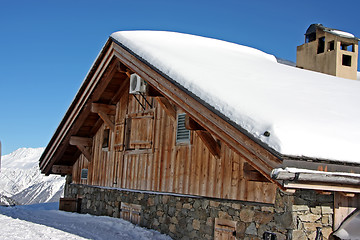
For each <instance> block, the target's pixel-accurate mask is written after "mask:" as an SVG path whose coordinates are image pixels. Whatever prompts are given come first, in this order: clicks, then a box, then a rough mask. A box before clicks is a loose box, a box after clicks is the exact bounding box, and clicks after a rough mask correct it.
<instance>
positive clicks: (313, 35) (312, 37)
mask: <svg viewBox="0 0 360 240" xmlns="http://www.w3.org/2000/svg"><path fill="white" fill-rule="evenodd" d="M315 40H316V33H310V34H309V35H306V37H305V43H309V42H313V41H315Z"/></svg>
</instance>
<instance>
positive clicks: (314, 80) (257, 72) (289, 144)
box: [111, 31, 360, 163]
mask: <svg viewBox="0 0 360 240" xmlns="http://www.w3.org/2000/svg"><path fill="white" fill-rule="evenodd" d="M111 38H113V39H114V40H115V41H117V42H118V43H120V44H122V45H124V46H125V47H127V48H129V49H130V50H131V51H133V52H134V53H135V54H136V55H138V56H139V57H141V58H143V59H144V60H145V61H147V62H149V63H151V64H152V65H153V66H154V67H155V68H157V69H158V70H159V71H161V72H162V73H163V74H164V75H167V76H168V77H170V78H171V79H173V80H174V81H176V82H177V83H179V84H181V85H182V86H183V87H184V88H186V89H187V90H188V91H190V92H192V93H193V94H195V95H196V96H198V97H199V98H201V99H202V100H203V101H205V102H206V103H208V104H209V105H211V106H212V107H214V108H215V109H216V110H218V111H220V112H221V113H222V114H224V115H225V116H226V117H228V118H229V119H231V120H232V121H233V122H234V123H236V124H238V125H239V126H240V127H242V128H244V129H246V130H247V131H248V132H249V133H250V134H252V135H253V136H254V137H255V138H257V139H259V140H261V141H262V142H263V143H265V144H267V145H268V146H269V147H271V148H273V149H275V150H276V151H278V152H280V153H281V154H284V155H291V156H306V157H310V158H323V159H328V160H336V161H343V162H355V163H360V148H359V146H360V137H359V136H360V108H359V106H358V104H359V103H360V94H359V93H360V82H358V81H354V80H347V79H343V78H338V77H334V76H330V75H325V74H321V73H316V72H312V71H308V70H302V69H297V68H294V67H289V66H286V65H283V64H279V63H277V61H276V59H275V57H274V56H272V55H269V54H266V53H264V52H262V51H259V50H257V49H254V48H250V47H246V46H242V45H238V44H235V43H229V42H225V41H221V40H216V39H210V38H205V37H200V36H193V35H189V34H182V33H175V32H163V31H121V32H115V33H113V34H112V35H111ZM266 131H267V132H270V136H269V137H267V136H265V135H264V133H265V132H266Z"/></svg>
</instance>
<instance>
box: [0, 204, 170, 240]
mask: <svg viewBox="0 0 360 240" xmlns="http://www.w3.org/2000/svg"><path fill="white" fill-rule="evenodd" d="M56 209H58V203H50V204H49V203H47V204H37V205H28V206H17V207H0V225H1V234H0V235H1V239H9V240H10V239H11V240H13V239H104V240H108V239H144V240H147V239H148V240H150V239H151V240H152V239H155V240H156V239H158V240H170V239H171V238H170V237H169V236H166V235H162V234H160V233H158V232H156V231H153V230H147V229H144V228H141V227H138V226H135V225H133V224H131V223H130V222H127V221H124V220H122V219H119V218H112V217H103V216H92V215H88V214H86V215H85V214H77V213H68V212H62V211H58V210H56Z"/></svg>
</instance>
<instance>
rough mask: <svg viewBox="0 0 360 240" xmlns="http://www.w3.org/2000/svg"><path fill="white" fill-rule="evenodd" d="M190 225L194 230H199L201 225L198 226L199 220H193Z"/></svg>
mask: <svg viewBox="0 0 360 240" xmlns="http://www.w3.org/2000/svg"><path fill="white" fill-rule="evenodd" d="M192 225H193V228H194V229H195V230H200V226H201V224H200V221H199V220H197V219H194V220H193V223H192Z"/></svg>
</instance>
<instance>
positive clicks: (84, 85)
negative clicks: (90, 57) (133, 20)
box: [39, 38, 111, 174]
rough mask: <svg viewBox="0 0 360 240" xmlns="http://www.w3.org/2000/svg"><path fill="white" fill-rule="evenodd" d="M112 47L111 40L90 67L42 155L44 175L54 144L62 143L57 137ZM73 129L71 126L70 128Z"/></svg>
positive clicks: (41, 165)
mask: <svg viewBox="0 0 360 240" xmlns="http://www.w3.org/2000/svg"><path fill="white" fill-rule="evenodd" d="M110 45H111V40H110V38H109V39H108V40H107V41H106V43H105V44H104V46H103V48H102V49H101V51H100V53H99V54H98V56H97V57H96V59H95V61H94V63H93V64H92V66H91V67H90V70H89V72H88V73H87V74H86V76H85V78H84V80H83V82H82V83H81V86H80V89H79V90H78V91H77V93H76V95H75V97H74V99H73V100H72V102H71V104H70V106H69V108H68V110H67V111H66V112H65V115H64V117H63V118H62V120H61V121H60V124H59V126H58V127H57V128H56V130H55V132H54V134H53V135H52V138H51V139H50V141H49V143H48V145H47V146H46V148H45V150H44V152H43V153H42V155H41V156H40V159H39V167H40V170H41V172H42V173H44V174H49V172H46V171H45V169H46V168H47V165H48V164H49V162H50V161H51V159H50V158H49V157H50V156H49V154H51V152H52V154H51V155H53V154H54V149H51V148H52V147H53V146H54V144H55V143H56V142H61V141H62V139H59V140H57V139H56V138H57V136H58V135H59V133H60V132H61V131H62V130H63V129H64V126H65V123H66V119H67V118H68V117H69V116H70V115H71V114H72V112H73V111H74V108H75V106H76V104H77V103H78V101H79V99H80V98H81V96H82V94H83V93H84V91H85V90H86V88H87V85H88V83H89V82H90V80H91V77H92V76H93V75H94V72H95V69H97V67H98V66H99V65H100V63H101V61H102V59H103V57H104V55H105V54H106V52H107V51H108V49H109V47H110ZM70 127H71V126H70ZM68 129H69V127H68V128H67V130H66V132H68Z"/></svg>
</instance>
